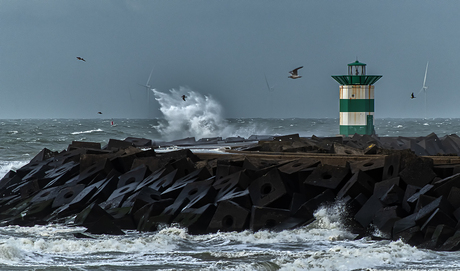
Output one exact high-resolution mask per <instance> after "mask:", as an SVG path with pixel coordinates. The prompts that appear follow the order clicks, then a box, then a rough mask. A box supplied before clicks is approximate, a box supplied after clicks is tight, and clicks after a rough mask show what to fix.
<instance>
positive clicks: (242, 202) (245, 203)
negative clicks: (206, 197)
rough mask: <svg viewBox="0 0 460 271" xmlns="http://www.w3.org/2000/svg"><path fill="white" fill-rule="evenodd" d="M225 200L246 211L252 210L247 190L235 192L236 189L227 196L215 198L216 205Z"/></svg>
mask: <svg viewBox="0 0 460 271" xmlns="http://www.w3.org/2000/svg"><path fill="white" fill-rule="evenodd" d="M225 200H230V201H233V202H234V203H236V204H238V205H239V206H241V207H243V208H245V209H248V210H250V209H251V208H252V201H251V197H250V194H249V190H248V189H246V190H243V191H237V189H236V188H235V189H233V190H232V191H230V192H228V193H227V194H225V195H223V196H222V197H221V198H217V197H216V203H219V202H222V201H225Z"/></svg>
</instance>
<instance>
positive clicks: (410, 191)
mask: <svg viewBox="0 0 460 271" xmlns="http://www.w3.org/2000/svg"><path fill="white" fill-rule="evenodd" d="M420 189H422V187H418V186H414V185H408V186H407V187H406V190H405V192H404V197H403V201H402V204H401V206H402V208H403V209H404V211H406V212H407V213H412V212H413V210H414V208H415V204H414V202H413V201H412V200H411V202H410V204H409V203H408V202H407V200H408V199H409V198H410V197H412V196H413V195H414V194H416V193H417V192H418V191H420Z"/></svg>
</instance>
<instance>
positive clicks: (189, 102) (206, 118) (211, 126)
mask: <svg viewBox="0 0 460 271" xmlns="http://www.w3.org/2000/svg"><path fill="white" fill-rule="evenodd" d="M152 91H153V93H154V95H155V100H157V101H158V103H159V104H160V111H161V113H162V114H163V117H164V122H160V124H159V125H158V126H155V128H156V129H157V130H158V131H159V132H160V133H161V134H162V136H163V137H165V138H168V139H177V138H184V137H195V138H197V139H199V138H206V137H215V136H226V135H228V134H229V133H228V131H229V130H228V128H227V122H226V120H225V119H224V118H223V117H222V112H223V109H222V106H221V105H220V104H219V102H217V101H216V100H214V99H213V98H212V97H211V96H209V95H202V94H200V93H197V92H195V91H192V90H191V89H188V88H185V87H180V88H179V90H176V89H171V90H169V92H170V93H169V94H168V93H163V92H160V91H157V90H155V89H152ZM182 95H185V96H186V98H185V101H184V100H183V99H182Z"/></svg>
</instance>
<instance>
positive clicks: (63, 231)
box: [0, 117, 460, 270]
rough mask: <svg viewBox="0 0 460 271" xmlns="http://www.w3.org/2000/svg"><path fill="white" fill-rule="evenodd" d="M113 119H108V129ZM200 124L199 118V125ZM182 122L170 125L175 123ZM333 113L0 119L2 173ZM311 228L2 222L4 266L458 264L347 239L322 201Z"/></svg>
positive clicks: (321, 129)
mask: <svg viewBox="0 0 460 271" xmlns="http://www.w3.org/2000/svg"><path fill="white" fill-rule="evenodd" d="M112 121H113V125H112ZM195 122H196V123H195ZM375 122H376V123H375V126H376V133H377V134H378V135H379V136H382V137H383V136H391V137H396V136H408V137H414V136H426V135H428V134H430V133H432V132H434V133H436V134H437V135H438V136H440V137H441V136H444V135H448V134H460V119H427V120H423V119H376V121H375ZM175 125H176V126H179V128H178V127H173V126H175ZM338 129H339V128H338V119H299V118H292V119H251V118H247V119H217V120H216V119H214V118H211V120H210V119H209V118H198V119H196V120H194V119H193V118H189V119H187V120H181V117H179V120H177V121H174V119H169V120H168V119H152V120H145V119H144V120H141V119H113V120H112V119H102V118H101V119H40V120H36V119H23V120H0V175H1V176H3V175H4V174H6V172H8V170H11V169H13V170H14V169H16V168H19V167H21V166H22V165H24V164H25V163H26V162H28V161H29V160H30V159H31V158H32V157H34V156H35V155H36V154H37V153H38V152H39V151H40V150H42V149H43V148H48V149H50V150H53V151H61V150H64V149H66V148H67V146H68V145H69V144H70V143H71V142H72V141H74V140H76V141H89V142H99V143H101V144H102V145H105V144H107V143H108V140H109V139H111V138H113V139H125V138H126V137H142V138H148V139H152V140H154V141H165V140H174V139H180V138H185V137H190V136H194V137H195V138H196V139H197V140H198V139H200V138H203V137H210V136H222V137H223V138H226V137H232V136H241V137H245V138H248V137H249V136H251V135H286V134H293V133H298V134H300V135H301V136H305V137H310V136H312V135H316V136H335V135H336V134H337V133H338ZM315 216H316V218H317V220H316V221H315V222H314V223H312V224H310V225H308V226H307V227H303V228H299V229H296V230H289V231H282V232H279V233H274V232H269V231H260V232H256V233H252V232H249V231H245V232H240V233H237V232H231V233H216V234H207V235H198V236H193V235H189V234H187V231H186V230H184V229H181V228H179V227H174V226H172V227H168V228H164V229H162V230H160V231H158V232H152V233H139V232H136V231H129V232H127V235H126V236H106V235H101V236H95V238H94V239H77V238H75V237H74V236H73V233H76V232H82V231H84V230H85V229H84V228H79V227H70V226H62V225H46V226H35V227H18V226H9V227H0V270H459V269H460V252H435V251H428V250H423V249H417V248H414V247H411V246H409V245H407V244H404V243H402V242H401V241H395V242H389V241H372V240H368V239H361V240H353V239H354V235H353V234H351V233H350V232H349V231H347V229H346V228H345V227H344V226H343V225H344V223H342V221H343V219H344V217H343V216H344V213H343V206H342V205H341V204H340V203H336V204H335V205H332V206H324V207H322V208H320V209H319V210H318V211H317V213H316V214H315Z"/></svg>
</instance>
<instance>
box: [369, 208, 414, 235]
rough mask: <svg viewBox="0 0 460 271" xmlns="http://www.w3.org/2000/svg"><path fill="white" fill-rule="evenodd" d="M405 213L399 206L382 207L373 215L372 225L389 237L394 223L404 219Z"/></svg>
mask: <svg viewBox="0 0 460 271" xmlns="http://www.w3.org/2000/svg"><path fill="white" fill-rule="evenodd" d="M405 215H406V212H404V210H402V209H401V207H399V206H389V207H383V208H382V209H380V210H379V211H377V213H375V216H374V219H373V220H372V224H374V225H375V226H376V227H377V228H378V229H379V230H380V231H381V232H383V233H385V234H388V235H389V236H390V237H391V231H392V229H393V225H394V223H395V222H396V221H398V220H400V219H401V217H404V216H405Z"/></svg>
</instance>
